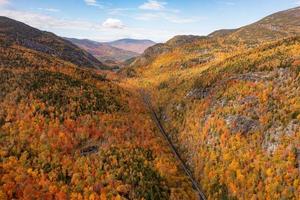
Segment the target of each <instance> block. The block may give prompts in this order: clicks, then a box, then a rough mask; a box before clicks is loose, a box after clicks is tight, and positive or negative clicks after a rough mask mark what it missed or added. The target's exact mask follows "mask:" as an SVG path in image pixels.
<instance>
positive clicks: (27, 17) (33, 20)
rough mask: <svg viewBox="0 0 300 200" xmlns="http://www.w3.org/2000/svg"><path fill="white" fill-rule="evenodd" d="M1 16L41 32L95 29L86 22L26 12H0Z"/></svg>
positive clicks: (91, 24)
mask: <svg viewBox="0 0 300 200" xmlns="http://www.w3.org/2000/svg"><path fill="white" fill-rule="evenodd" d="M1 15H2V16H6V17H9V18H12V19H15V20H18V21H21V22H24V23H26V24H28V25H30V26H33V27H36V28H39V29H42V30H44V29H45V30H49V29H64V30H78V29H79V30H90V29H92V28H94V27H95V24H93V23H90V22H86V21H80V20H66V19H57V18H54V17H51V16H48V15H45V14H38V13H33V12H26V11H16V10H1ZM99 27H101V26H100V25H99V26H98V27H97V28H99Z"/></svg>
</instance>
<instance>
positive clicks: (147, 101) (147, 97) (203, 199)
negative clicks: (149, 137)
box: [140, 90, 206, 200]
mask: <svg viewBox="0 0 300 200" xmlns="http://www.w3.org/2000/svg"><path fill="white" fill-rule="evenodd" d="M140 94H141V96H142V98H143V101H144V103H145V105H146V106H147V107H148V109H149V111H150V113H151V117H152V119H153V121H154V122H155V124H156V126H157V127H158V129H159V130H160V133H161V134H162V136H163V137H164V139H165V140H166V141H167V142H168V144H169V146H170V148H171V149H172V152H173V154H174V155H175V157H176V159H177V160H178V161H179V162H180V164H181V167H182V168H183V170H184V172H185V173H186V175H187V176H188V177H189V179H190V181H191V182H192V184H193V187H194V189H195V190H197V192H198V194H199V200H206V197H205V195H204V193H203V192H202V190H201V188H200V186H199V185H198V183H197V181H196V180H195V179H194V177H193V175H192V173H191V171H190V170H189V169H188V167H187V166H186V164H185V163H184V161H183V160H182V159H181V157H180V154H179V153H178V151H177V149H176V147H175V146H174V144H173V143H172V141H171V140H170V138H169V137H168V134H167V133H166V131H165V129H164V127H163V126H162V124H161V122H160V120H159V118H158V116H157V114H156V112H155V110H154V108H153V107H152V104H151V98H150V95H149V94H148V93H147V92H145V91H144V90H140Z"/></svg>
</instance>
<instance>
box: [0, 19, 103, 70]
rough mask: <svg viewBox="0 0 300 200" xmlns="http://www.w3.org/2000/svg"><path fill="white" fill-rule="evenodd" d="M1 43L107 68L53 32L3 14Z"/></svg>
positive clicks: (87, 65)
mask: <svg viewBox="0 0 300 200" xmlns="http://www.w3.org/2000/svg"><path fill="white" fill-rule="evenodd" d="M0 45H1V46H0V47H1V48H2V47H5V48H8V47H10V48H22V49H24V48H25V49H28V50H30V51H36V52H39V53H42V54H46V55H49V56H51V57H53V58H57V59H61V60H64V61H68V62H71V63H73V64H75V65H78V66H81V67H83V66H84V67H88V68H95V69H105V68H107V67H106V66H105V65H103V64H102V63H101V62H100V61H98V60H97V59H96V58H95V57H93V56H92V55H91V54H89V53H88V52H86V51H84V50H82V49H80V48H79V47H77V46H75V45H74V44H72V43H71V42H69V41H67V40H64V39H63V38H61V37H58V36H56V35H54V34H53V33H49V32H45V31H40V30H38V29H35V28H33V27H30V26H28V25H26V24H24V23H21V22H18V21H15V20H12V19H9V18H7V17H1V16H0ZM2 51H3V50H2ZM5 53H7V52H5ZM16 53H17V54H18V53H19V52H18V51H17V52H16ZM12 60H13V59H12ZM29 60H30V59H29Z"/></svg>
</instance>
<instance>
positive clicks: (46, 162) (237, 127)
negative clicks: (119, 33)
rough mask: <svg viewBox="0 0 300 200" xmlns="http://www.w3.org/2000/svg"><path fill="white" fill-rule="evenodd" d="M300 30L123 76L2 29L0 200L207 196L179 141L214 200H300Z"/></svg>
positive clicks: (232, 37)
mask: <svg viewBox="0 0 300 200" xmlns="http://www.w3.org/2000/svg"><path fill="white" fill-rule="evenodd" d="M299 21H300V9H299V8H294V9H290V10H287V11H283V12H279V13H275V14H273V15H270V16H268V17H266V18H264V19H262V20H260V21H258V22H256V23H253V24H251V25H248V26H244V27H241V28H239V29H232V30H219V31H216V32H213V33H212V34H210V35H208V36H193V35H182V36H176V37H174V38H172V39H170V40H169V41H167V42H166V43H164V44H156V45H154V46H152V47H150V48H148V49H147V50H146V51H145V52H144V53H143V54H142V55H141V56H139V57H137V58H135V59H131V60H127V61H126V65H127V67H126V68H124V69H122V70H121V71H120V72H119V73H114V72H112V71H109V70H99V67H98V66H99V65H98V64H100V62H99V61H95V60H94V57H90V55H89V54H87V53H86V52H85V51H84V50H81V49H80V48H79V47H76V46H74V45H73V44H71V43H69V42H67V41H65V40H63V39H61V38H59V37H57V36H54V35H52V34H51V33H45V32H40V31H39V30H37V29H32V28H31V27H28V26H27V25H25V24H21V23H18V22H16V21H12V20H9V19H7V18H0V155H1V156H0V199H101V200H106V199H116V200H120V199H134V200H135V199H138V200H139V199H141V200H142V199H145V200H154V199H155V200H156V199H171V200H192V199H199V197H198V196H197V193H196V191H195V188H193V186H192V183H191V180H189V179H188V177H187V175H186V173H185V171H184V170H183V169H182V165H180V163H179V162H178V159H177V158H176V156H174V151H173V152H172V150H171V149H170V144H168V143H167V141H166V140H168V139H169V140H170V141H171V142H172V143H173V144H174V148H176V149H177V150H178V152H179V154H180V157H181V158H182V160H183V161H184V162H185V163H186V165H187V167H188V168H189V169H190V170H191V176H193V177H194V178H195V179H196V181H197V183H198V184H199V185H200V186H201V189H202V190H203V192H204V193H205V195H206V197H207V199H212V200H213V199H259V200H260V199H261V200H263V199H272V200H273V199H295V200H296V199H300V196H299V194H300V173H299V170H300V29H299ZM11 23H13V24H17V25H18V26H11ZM19 27H23V28H19ZM28 35H33V37H28ZM46 36H47V37H46ZM28 38H34V39H28ZM49 41H51V42H50V43H51V45H52V44H54V45H53V46H51V47H50V46H49V44H50V43H49ZM69 47H70V48H69ZM69 50H70V51H69ZM77 59H79V60H77ZM101 64H102V63H101ZM101 64H100V65H101ZM140 91H143V92H140ZM143 95H144V96H143ZM146 95H149V96H150V97H151V99H150V98H149V99H148V100H149V101H151V102H150V103H152V105H153V109H154V111H155V112H156V113H155V114H156V115H157V116H156V115H155V114H154V113H152V115H154V118H155V117H157V118H158V120H159V121H160V123H161V124H162V125H163V126H164V128H165V129H166V132H167V133H166V134H167V137H168V138H167V139H166V138H164V137H162V136H161V134H160V132H159V129H158V127H157V124H155V122H156V123H157V121H153V119H151V112H149V111H150V110H148V108H147V105H145V102H143V97H145V96H146ZM144 100H145V99H144ZM152 117H153V116H152ZM159 128H160V130H161V129H162V128H161V127H159ZM161 132H163V131H161ZM187 174H189V173H188V172H187Z"/></svg>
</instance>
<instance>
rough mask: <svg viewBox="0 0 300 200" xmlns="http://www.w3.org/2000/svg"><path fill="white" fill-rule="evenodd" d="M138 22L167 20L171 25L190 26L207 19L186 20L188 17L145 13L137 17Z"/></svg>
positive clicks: (162, 13)
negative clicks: (189, 24)
mask: <svg viewBox="0 0 300 200" xmlns="http://www.w3.org/2000/svg"><path fill="white" fill-rule="evenodd" d="M135 19H137V20H143V21H151V20H166V21H168V22H171V23H175V24H188V23H194V22H198V21H201V20H204V19H205V18H200V17H198V18H186V17H178V16H177V15H174V14H170V13H166V12H160V13H155V14H154V13H145V14H140V15H138V16H136V17H135Z"/></svg>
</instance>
